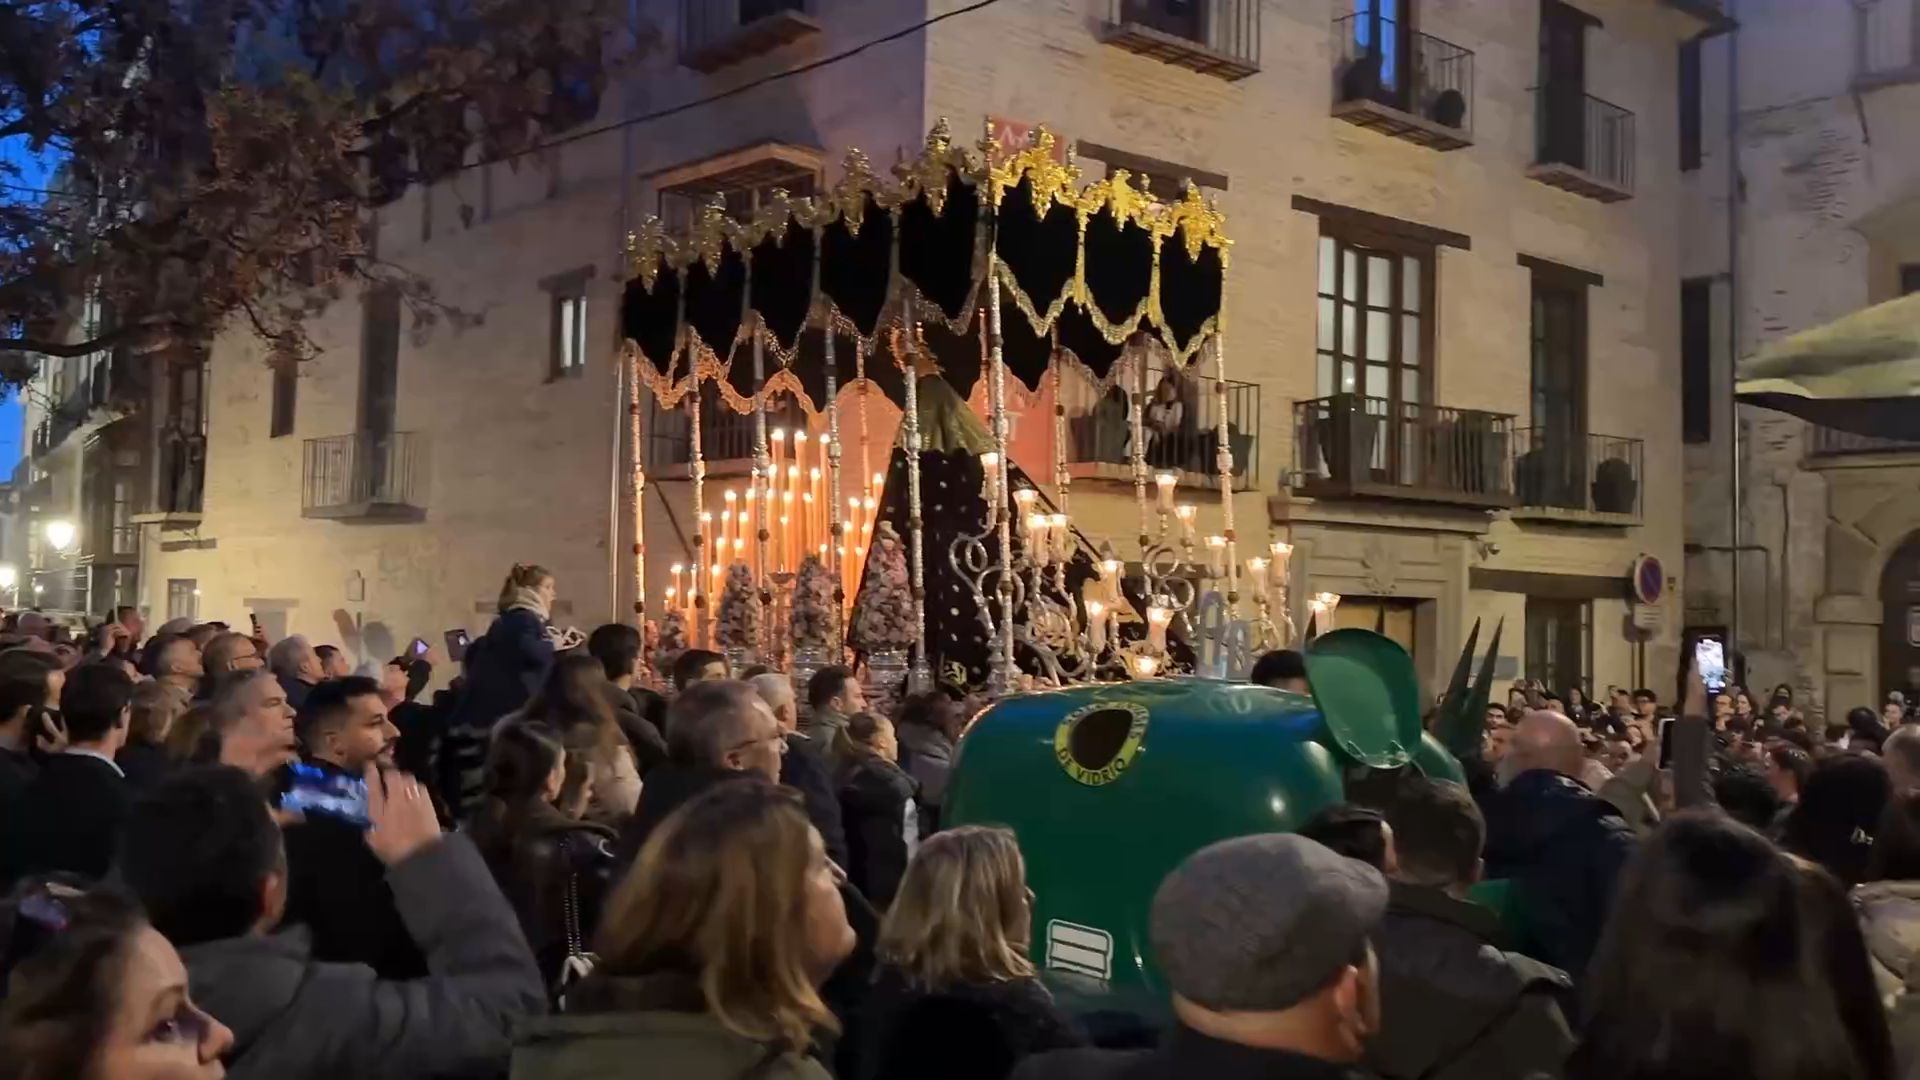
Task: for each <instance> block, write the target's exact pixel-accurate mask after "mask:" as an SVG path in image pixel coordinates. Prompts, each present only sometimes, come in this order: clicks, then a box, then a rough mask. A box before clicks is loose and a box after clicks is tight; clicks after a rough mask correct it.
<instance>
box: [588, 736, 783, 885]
mask: <svg viewBox="0 0 1920 1080" xmlns="http://www.w3.org/2000/svg"><path fill="white" fill-rule="evenodd" d="M757 775H758V774H757V773H748V772H737V771H735V770H733V769H717V768H714V767H713V766H711V765H695V764H690V763H688V762H684V761H673V760H668V761H665V762H663V763H661V764H660V765H659V766H657V767H655V769H654V770H653V772H652V773H650V774H648V776H647V780H646V783H645V784H643V785H641V787H640V804H639V805H638V806H636V807H634V809H633V819H632V820H631V821H628V822H627V824H626V827H624V828H622V829H621V830H620V842H619V843H617V844H615V845H614V855H615V857H616V858H617V859H618V860H619V862H620V865H621V866H626V865H628V864H630V863H632V862H633V860H634V859H636V858H638V857H639V855H640V849H641V848H642V847H645V846H646V843H647V837H649V836H652V835H653V830H655V829H657V828H659V827H660V823H661V822H663V821H665V820H667V815H668V814H671V813H673V812H674V811H675V810H678V809H680V808H681V807H682V806H685V805H686V804H687V803H689V802H691V801H693V798H694V796H696V795H699V794H701V793H702V792H704V791H706V790H708V789H709V788H711V787H713V786H714V785H715V784H725V783H730V782H733V781H737V780H747V779H751V778H753V777H755V776H757Z"/></svg>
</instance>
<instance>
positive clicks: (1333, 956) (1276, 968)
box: [1012, 833, 1387, 1080]
mask: <svg viewBox="0 0 1920 1080" xmlns="http://www.w3.org/2000/svg"><path fill="white" fill-rule="evenodd" d="M1386 910H1387V882H1386V879H1385V878H1382V877H1381V876H1380V872H1379V871H1377V870H1375V869H1374V868H1373V867H1371V866H1368V865H1366V864H1365V863H1362V862H1358V861H1356V860H1353V859H1349V858H1346V857H1344V856H1341V855H1336V854H1334V853H1333V852H1332V851H1329V850H1328V849H1327V848H1325V847H1322V846H1321V845H1320V844H1318V843H1315V842H1314V841H1312V840H1308V839H1305V838H1303V837H1299V836H1292V835H1287V834H1282V833H1269V834H1264V835H1259V836H1242V837H1238V838H1236V839H1233V840H1223V841H1221V842H1220V843H1217V844H1214V845H1212V846H1210V847H1206V848H1202V849H1201V850H1199V851H1197V852H1195V853H1194V854H1192V855H1190V856H1188V857H1187V859H1186V861H1184V862H1182V863H1181V864H1180V865H1179V866H1178V867H1176V868H1175V869H1174V871H1173V873H1171V874H1169V875H1167V879H1166V880H1165V881H1163V882H1161V884H1160V890H1159V892H1157V893H1155V894H1154V898H1153V910H1152V913H1151V915H1150V917H1149V925H1148V933H1149V935H1150V937H1151V939H1152V943H1153V951H1154V955H1155V956H1156V957H1157V958H1158V959H1159V961H1160V969H1161V971H1162V973H1163V974H1164V975H1165V976H1166V981H1167V985H1168V987H1169V988H1170V989H1171V990H1172V991H1173V1014H1174V1017H1175V1020H1176V1023H1175V1024H1174V1027H1173V1029H1172V1030H1171V1031H1169V1032H1168V1033H1167V1034H1166V1037H1165V1038H1164V1039H1163V1040H1162V1041H1161V1044H1160V1046H1159V1048H1158V1049H1155V1050H1151V1051H1132V1052H1118V1051H1102V1050H1064V1051H1058V1052H1055V1053H1051V1054H1042V1055H1040V1056H1038V1057H1033V1058H1029V1059H1028V1060H1027V1061H1025V1062H1023V1063H1022V1064H1021V1066H1020V1067H1019V1068H1018V1069H1016V1070H1014V1072H1013V1074H1012V1080H1109V1078H1111V1080H1123V1078H1124V1080H1163V1078H1164V1080H1185V1078H1189V1077H1206V1078H1207V1080H1240V1078H1243V1077H1244V1078H1253V1077H1259V1078H1261V1080H1294V1078H1301V1080H1355V1078H1360V1077H1364V1076H1365V1075H1366V1074H1365V1073H1364V1072H1362V1071H1361V1070H1360V1069H1359V1068H1358V1067H1357V1064H1356V1063H1358V1062H1359V1061H1360V1060H1361V1058H1362V1057H1363V1056H1364V1054H1365V1049H1366V1041H1367V1039H1368V1038H1369V1037H1370V1036H1372V1035H1373V1034H1374V1032H1376V1031H1377V1030H1378V1029H1379V1026H1380V1009H1379V998H1378V994H1377V992H1376V982H1377V975H1378V972H1377V967H1376V964H1375V962H1374V956H1373V947H1372V945H1371V944H1370V943H1369V937H1370V935H1372V933H1373V932H1374V930H1375V928H1376V927H1378V926H1379V925H1380V922H1381V920H1382V918H1383V917H1384V916H1385V914H1386Z"/></svg>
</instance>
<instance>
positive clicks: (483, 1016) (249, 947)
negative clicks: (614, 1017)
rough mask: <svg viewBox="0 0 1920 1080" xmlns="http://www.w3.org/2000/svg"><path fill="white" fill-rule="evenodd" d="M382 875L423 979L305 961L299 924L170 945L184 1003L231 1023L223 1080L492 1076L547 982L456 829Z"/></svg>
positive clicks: (307, 953) (536, 1009)
mask: <svg viewBox="0 0 1920 1080" xmlns="http://www.w3.org/2000/svg"><path fill="white" fill-rule="evenodd" d="M388 878H389V880H390V881H391V882H392V884H393V892H394V897H395V899H396V900H397V902H398V903H399V906H400V913H401V915H402V916H404V917H405V918H406V920H407V926H408V928H409V929H410V930H411V931H412V932H413V934H414V936H415V937H416V938H417V939H418V940H419V941H420V943H421V945H422V947H423V948H424V949H425V950H426V953H427V959H428V962H429V964H430V965H431V966H432V969H433V974H431V975H429V976H427V977H426V978H422V979H411V980H407V981H404V982H393V981H385V980H382V979H380V978H379V977H378V976H376V975H375V974H374V972H373V969H372V968H369V967H367V966H365V965H364V964H327V963H321V962H319V961H316V960H315V959H313V955H312V952H311V950H310V949H309V948H308V946H307V940H306V935H305V933H304V931H301V930H297V929H296V930H293V931H289V932H286V933H281V934H276V935H274V936H271V937H268V936H264V935H260V934H246V935H243V936H240V937H235V938H227V939H224V940H221V941H209V942H204V943H202V944H198V945H189V946H187V947H186V948H184V949H182V950H180V956H181V959H182V960H183V961H185V963H186V966H187V976H188V981H189V986H190V989H191V992H192V994H193V999H194V1002H195V1003H196V1004H198V1005H199V1006H200V1007H201V1008H203V1009H205V1010H206V1011H207V1012H208V1013H210V1014H211V1015H212V1016H213V1017H214V1018H215V1019H217V1020H219V1021H220V1022H221V1023H223V1024H225V1025H226V1026H228V1027H229V1028H232V1029H233V1038H234V1044H233V1051H232V1052H231V1053H230V1054H229V1055H228V1059H227V1060H228V1066H227V1076H228V1078H229V1080H253V1078H259V1080H305V1078H308V1077H312V1078H313V1080H336V1078H339V1077H348V1076H351V1077H354V1078H356V1080H384V1078H388V1077H391V1078H393V1080H413V1078H415V1077H423V1076H431V1077H469V1076H489V1075H493V1074H495V1073H497V1072H498V1071H499V1069H500V1067H501V1066H503V1065H504V1064H505V1063H506V1061H507V1057H508V1054H509V1052H510V1050H511V1048H512V1035H513V1031H514V1029H515V1027H516V1026H517V1025H519V1024H520V1023H521V1022H522V1021H523V1020H525V1019H526V1018H527V1017H529V1016H534V1015H538V1014H539V1013H541V1012H543V1011H544V1010H545V1008H546V989H545V987H544V986H543V985H542V983H541V979H540V973H539V972H538V971H536V970H535V968H534V963H533V957H532V956H531V955H530V954H529V953H528V951H527V943H526V939H525V938H523V937H522V936H521V934H520V926H519V924H518V922H517V921H516V920H515V919H514V916H513V911H512V909H511V908H509V907H508V906H507V903H506V901H505V900H504V899H502V898H501V896H500V891H499V890H498V889H496V888H494V886H493V882H492V881H491V880H489V878H488V876H487V868H486V866H485V864H483V863H482V862H481V861H480V856H479V855H478V853H476V852H475V851H474V850H473V845H472V844H470V843H468V842H467V840H466V839H465V838H464V837H458V836H450V837H447V838H446V839H444V840H440V841H437V842H435V843H433V844H430V845H428V846H427V847H426V848H425V849H424V850H422V851H420V852H419V853H417V854H415V855H414V856H412V857H411V858H409V859H406V860H405V861H403V862H400V863H398V864H396V865H395V866H394V867H393V868H392V869H391V870H390V871H389V872H388Z"/></svg>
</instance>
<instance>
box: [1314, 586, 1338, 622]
mask: <svg viewBox="0 0 1920 1080" xmlns="http://www.w3.org/2000/svg"><path fill="white" fill-rule="evenodd" d="M1313 602H1314V604H1315V605H1317V607H1318V608H1319V610H1321V611H1324V612H1326V614H1327V621H1328V622H1329V623H1331V622H1332V621H1333V613H1334V611H1335V610H1337V609H1338V608H1339V607H1340V594H1339V593H1337V592H1323V593H1315V594H1314V597H1313Z"/></svg>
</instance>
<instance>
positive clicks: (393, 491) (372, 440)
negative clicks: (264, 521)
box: [300, 431, 427, 523]
mask: <svg viewBox="0 0 1920 1080" xmlns="http://www.w3.org/2000/svg"><path fill="white" fill-rule="evenodd" d="M426 450H427V442H426V437H425V436H423V435H419V434H416V433H414V432H409V431H392V432H386V431H382V432H370V431H362V432H356V433H354V434H352V435H334V436H331V437H329V438H325V439H308V440H307V441H306V445H305V454H304V460H303V461H302V463H301V468H300V489H301V496H300V514H301V516H302V517H310V518H325V519H328V520H332V521H356V522H375V523H377V522H400V521H422V520H425V518H426V516H427V509H426V506H427V503H426V494H427V491H426V488H427V454H426Z"/></svg>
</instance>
